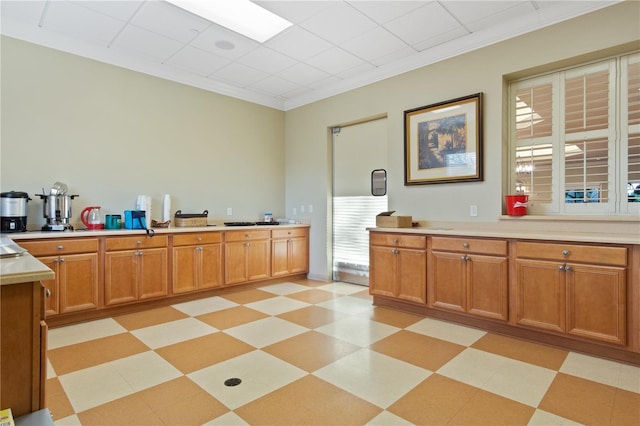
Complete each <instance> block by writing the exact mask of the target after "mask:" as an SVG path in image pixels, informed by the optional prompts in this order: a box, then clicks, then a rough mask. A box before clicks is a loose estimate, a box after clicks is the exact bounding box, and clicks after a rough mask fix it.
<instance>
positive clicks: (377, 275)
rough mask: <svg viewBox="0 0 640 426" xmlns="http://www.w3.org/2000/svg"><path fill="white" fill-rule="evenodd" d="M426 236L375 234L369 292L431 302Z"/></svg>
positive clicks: (371, 251) (419, 302)
mask: <svg viewBox="0 0 640 426" xmlns="http://www.w3.org/2000/svg"><path fill="white" fill-rule="evenodd" d="M426 241H427V240H426V237H424V236H409V235H398V234H378V233H376V234H371V235H370V240H369V242H370V248H369V264H370V267H369V293H370V294H372V295H378V296H385V297H393V298H397V299H400V300H405V301H409V302H413V303H418V304H426V303H427V252H426V248H427V242H426Z"/></svg>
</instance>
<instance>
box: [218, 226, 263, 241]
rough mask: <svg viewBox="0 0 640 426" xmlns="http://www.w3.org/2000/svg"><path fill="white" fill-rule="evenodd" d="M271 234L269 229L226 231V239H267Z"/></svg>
mask: <svg viewBox="0 0 640 426" xmlns="http://www.w3.org/2000/svg"><path fill="white" fill-rule="evenodd" d="M270 235H271V231H269V230H255V231H254V230H253V229H245V230H244V231H226V232H225V236H224V238H225V240H226V241H250V240H267V239H269V236H270Z"/></svg>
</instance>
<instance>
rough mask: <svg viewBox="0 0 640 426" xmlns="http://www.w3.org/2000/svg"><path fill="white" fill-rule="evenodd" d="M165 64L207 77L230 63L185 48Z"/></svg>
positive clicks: (210, 54)
mask: <svg viewBox="0 0 640 426" xmlns="http://www.w3.org/2000/svg"><path fill="white" fill-rule="evenodd" d="M167 62H169V63H171V64H173V65H175V66H178V67H180V68H184V69H186V70H189V71H192V72H195V73H196V74H199V75H202V76H208V75H209V74H211V73H213V72H215V71H216V70H219V69H220V68H222V67H224V66H225V65H228V64H229V62H230V61H229V59H226V58H222V57H220V56H216V55H214V54H212V53H208V52H203V51H202V50H200V49H196V48H195V47H190V46H186V47H185V48H184V49H182V50H180V51H179V52H178V53H176V54H175V55H174V56H172V57H171V59H169V60H168V61H167Z"/></svg>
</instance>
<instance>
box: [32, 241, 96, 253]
mask: <svg viewBox="0 0 640 426" xmlns="http://www.w3.org/2000/svg"><path fill="white" fill-rule="evenodd" d="M19 245H20V247H22V248H24V249H25V250H27V251H29V253H31V254H32V255H33V256H55V255H58V254H72V253H93V252H97V251H98V239H97V238H86V239H76V240H72V239H67V238H63V239H59V240H47V241H21V242H19Z"/></svg>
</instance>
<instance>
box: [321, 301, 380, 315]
mask: <svg viewBox="0 0 640 426" xmlns="http://www.w3.org/2000/svg"><path fill="white" fill-rule="evenodd" d="M316 306H319V307H321V308H325V309H331V310H333V311H337V312H342V313H344V314H349V315H356V314H360V313H362V312H367V311H370V310H372V309H373V304H372V303H371V301H370V300H365V299H362V298H360V297H351V296H344V297H336V298H334V299H330V300H327V301H325V302H321V303H316Z"/></svg>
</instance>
